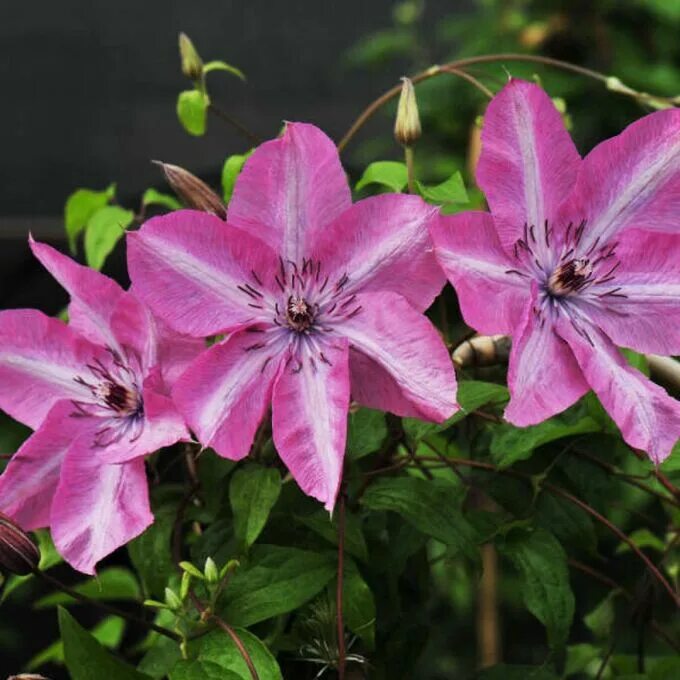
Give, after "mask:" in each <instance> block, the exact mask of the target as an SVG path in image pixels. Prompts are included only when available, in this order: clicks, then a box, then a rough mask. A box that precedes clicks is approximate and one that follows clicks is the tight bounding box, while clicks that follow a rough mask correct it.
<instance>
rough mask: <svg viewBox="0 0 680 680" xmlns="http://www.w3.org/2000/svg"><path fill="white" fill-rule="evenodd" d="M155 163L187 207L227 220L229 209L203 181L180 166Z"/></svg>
mask: <svg viewBox="0 0 680 680" xmlns="http://www.w3.org/2000/svg"><path fill="white" fill-rule="evenodd" d="M154 163H156V165H158V166H160V168H161V170H162V171H163V174H164V175H165V179H167V180H168V184H169V185H170V186H171V187H172V189H173V191H174V192H175V193H176V194H177V195H178V196H179V197H180V198H181V199H182V201H183V202H184V204H185V205H186V206H188V207H189V208H195V209H196V210H203V211H204V212H208V213H211V214H213V215H216V216H217V217H219V218H220V219H222V220H225V219H227V208H226V206H225V205H224V202H223V201H222V199H221V198H220V197H219V196H218V195H217V194H216V193H215V192H214V191H213V190H212V189H211V188H210V187H209V186H208V185H207V184H206V183H205V182H204V181H203V180H201V179H199V178H198V177H196V175H193V174H191V173H190V172H189V171H188V170H185V169H184V168H180V166H179V165H170V164H169V163H162V162H161V161H154Z"/></svg>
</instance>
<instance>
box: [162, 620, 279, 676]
mask: <svg viewBox="0 0 680 680" xmlns="http://www.w3.org/2000/svg"><path fill="white" fill-rule="evenodd" d="M234 632H235V633H236V635H238V637H239V639H240V641H241V643H242V644H243V646H244V647H245V648H246V651H247V652H248V655H249V656H250V658H251V660H252V662H253V665H254V666H255V670H256V671H257V675H258V677H259V678H260V680H283V676H282V675H281V669H280V668H279V666H278V664H277V663H276V659H275V658H274V657H273V656H272V654H271V652H270V651H269V650H268V649H267V647H266V646H265V645H264V643H263V642H262V641H261V640H260V639H258V638H257V637H255V636H254V635H253V634H252V633H249V632H248V631H247V630H243V629H242V628H235V629H234ZM189 653H190V654H191V656H195V657H196V658H195V659H194V660H192V661H180V662H179V663H178V664H177V665H176V666H175V667H174V668H173V670H172V671H170V680H231V679H232V678H236V679H237V680H252V675H251V674H250V671H249V670H248V666H247V665H246V662H245V661H244V660H243V657H242V656H241V653H240V652H239V651H238V648H237V647H236V645H235V644H234V642H233V640H232V639H231V638H230V637H229V636H228V635H227V634H226V633H224V632H222V631H219V630H216V631H213V632H212V633H208V634H207V635H204V636H203V637H201V638H199V639H198V640H196V641H194V642H192V643H190V645H189ZM218 669H219V673H218Z"/></svg>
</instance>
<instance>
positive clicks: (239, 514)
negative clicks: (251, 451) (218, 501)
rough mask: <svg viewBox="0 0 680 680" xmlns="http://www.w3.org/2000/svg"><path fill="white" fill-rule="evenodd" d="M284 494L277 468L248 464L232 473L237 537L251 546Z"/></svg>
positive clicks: (231, 499)
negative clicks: (275, 504) (279, 498)
mask: <svg viewBox="0 0 680 680" xmlns="http://www.w3.org/2000/svg"><path fill="white" fill-rule="evenodd" d="M280 493H281V475H280V474H279V471H278V470H276V469H275V468H266V467H263V466H261V465H246V466H245V467H242V468H240V469H238V470H236V472H235V473H234V474H233V475H232V477H231V481H230V482H229V501H230V503H231V509H232V511H233V513H234V533H235V534H236V538H237V539H238V540H239V541H240V542H241V544H242V545H244V546H245V547H246V548H249V547H250V546H251V545H252V544H253V543H255V540H256V539H257V537H258V536H259V535H260V532H261V531H262V529H264V525H265V524H266V523H267V518H268V517H269V513H270V511H271V509H272V508H273V507H274V503H276V501H277V499H278V497H279V494H280Z"/></svg>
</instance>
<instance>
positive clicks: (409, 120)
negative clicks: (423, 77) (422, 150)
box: [394, 78, 422, 146]
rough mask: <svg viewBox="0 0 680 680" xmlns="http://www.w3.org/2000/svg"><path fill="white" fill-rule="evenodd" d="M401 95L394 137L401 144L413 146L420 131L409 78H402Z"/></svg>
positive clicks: (415, 103) (418, 137)
mask: <svg viewBox="0 0 680 680" xmlns="http://www.w3.org/2000/svg"><path fill="white" fill-rule="evenodd" d="M401 80H402V83H403V85H402V88H401V95H399V105H398V106H397V119H396V121H395V123H394V137H395V139H396V140H397V142H398V143H399V144H401V145H402V146H413V145H414V144H415V143H416V142H417V141H418V140H419V139H420V135H421V132H422V129H421V127H420V115H419V114H418V102H417V101H416V91H415V89H414V87H413V83H412V82H411V80H410V78H402V79H401Z"/></svg>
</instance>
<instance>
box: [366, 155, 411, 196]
mask: <svg viewBox="0 0 680 680" xmlns="http://www.w3.org/2000/svg"><path fill="white" fill-rule="evenodd" d="M407 183H408V171H407V170H406V165H404V163H398V162H397V161H375V162H374V163H371V164H370V165H369V166H368V167H367V168H366V169H365V170H364V174H363V175H362V176H361V179H360V180H359V181H358V182H357V184H356V186H355V187H354V188H355V189H356V190H357V191H360V190H361V189H363V188H364V187H366V186H368V185H369V184H380V185H382V186H385V187H387V188H388V189H390V190H392V191H396V192H399V191H401V190H402V189H403V188H404V187H405V186H406V184H407Z"/></svg>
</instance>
